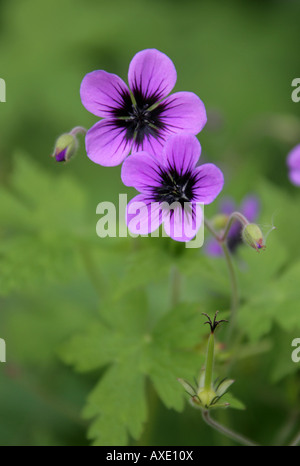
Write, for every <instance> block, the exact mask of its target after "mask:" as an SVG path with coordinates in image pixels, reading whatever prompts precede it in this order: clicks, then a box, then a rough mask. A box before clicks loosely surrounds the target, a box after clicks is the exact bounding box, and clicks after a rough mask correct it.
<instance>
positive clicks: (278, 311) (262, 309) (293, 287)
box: [238, 262, 300, 341]
mask: <svg viewBox="0 0 300 466" xmlns="http://www.w3.org/2000/svg"><path fill="white" fill-rule="evenodd" d="M299 281H300V262H298V263H296V264H294V265H293V266H292V267H291V268H290V269H288V270H287V271H286V272H285V273H284V274H282V276H281V277H279V278H277V279H275V280H273V281H271V282H269V283H267V284H266V286H265V288H264V289H263V290H262V291H261V293H259V294H257V295H254V296H253V297H252V298H251V299H250V300H249V301H248V303H246V304H245V305H244V306H242V308H241V309H240V311H239V314H238V322H239V325H240V327H241V328H243V329H244V331H245V333H246V334H247V335H248V336H249V338H250V339H251V340H252V341H257V340H258V339H260V338H261V337H262V336H263V335H265V334H267V333H269V332H270V330H271V328H272V325H273V324H274V323H277V324H278V325H279V326H280V327H281V328H282V329H285V330H286V331H292V330H293V329H297V328H299V327H300V324H299V312H298V306H299V300H300V287H299Z"/></svg>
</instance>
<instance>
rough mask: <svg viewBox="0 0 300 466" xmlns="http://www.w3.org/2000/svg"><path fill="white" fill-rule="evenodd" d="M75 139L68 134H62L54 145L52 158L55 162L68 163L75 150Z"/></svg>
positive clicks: (76, 144)
mask: <svg viewBox="0 0 300 466" xmlns="http://www.w3.org/2000/svg"><path fill="white" fill-rule="evenodd" d="M77 146H78V143H77V139H76V137H75V136H73V135H72V134H70V133H65V134H62V135H61V136H60V137H59V138H58V139H57V141H56V143H55V148H54V153H53V154H52V157H54V158H55V160H56V161H57V162H68V160H70V158H71V157H72V156H73V155H74V154H75V152H76V150H77Z"/></svg>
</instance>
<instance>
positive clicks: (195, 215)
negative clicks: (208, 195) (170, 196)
mask: <svg viewBox="0 0 300 466" xmlns="http://www.w3.org/2000/svg"><path fill="white" fill-rule="evenodd" d="M175 204H177V205H175ZM202 219H203V212H202V208H201V206H200V204H196V203H188V202H187V203H185V205H184V208H183V207H182V205H180V203H178V202H177V203H173V204H171V205H170V206H169V212H167V211H165V212H164V218H163V224H164V229H165V232H166V233H167V235H168V236H170V237H171V238H172V239H173V240H175V241H181V242H187V241H191V240H192V239H193V238H194V237H195V236H196V234H197V232H198V230H199V228H200V226H201V223H202Z"/></svg>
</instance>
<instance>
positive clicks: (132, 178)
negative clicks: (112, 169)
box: [121, 152, 161, 193]
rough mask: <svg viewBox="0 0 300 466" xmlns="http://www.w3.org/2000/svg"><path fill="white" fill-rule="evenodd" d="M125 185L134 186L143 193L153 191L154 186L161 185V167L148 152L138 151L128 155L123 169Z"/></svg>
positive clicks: (122, 174) (122, 176)
mask: <svg viewBox="0 0 300 466" xmlns="http://www.w3.org/2000/svg"><path fill="white" fill-rule="evenodd" d="M121 178H122V181H123V183H124V184H125V186H132V187H134V188H135V189H136V190H137V191H140V192H141V193H151V192H152V188H153V187H155V186H160V184H161V181H160V180H161V179H160V167H159V164H158V161H157V160H155V159H154V158H153V157H152V156H151V155H149V154H148V153H147V152H137V153H135V154H132V155H131V156H130V157H128V158H127V159H126V160H125V161H124V163H123V165H122V171H121Z"/></svg>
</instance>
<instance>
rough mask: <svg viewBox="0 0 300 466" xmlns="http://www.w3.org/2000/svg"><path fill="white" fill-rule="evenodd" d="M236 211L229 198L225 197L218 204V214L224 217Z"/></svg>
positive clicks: (232, 201) (233, 203)
mask: <svg viewBox="0 0 300 466" xmlns="http://www.w3.org/2000/svg"><path fill="white" fill-rule="evenodd" d="M235 210H236V204H235V202H234V200H233V199H232V198H231V197H226V198H225V199H223V201H222V202H221V203H220V212H221V213H222V214H225V215H230V214H232V213H233V212H234V211H235Z"/></svg>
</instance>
